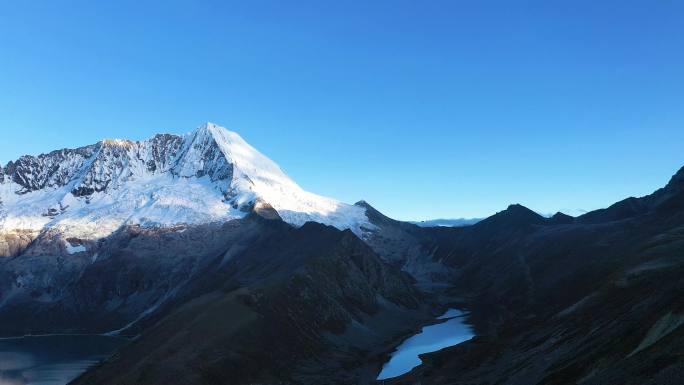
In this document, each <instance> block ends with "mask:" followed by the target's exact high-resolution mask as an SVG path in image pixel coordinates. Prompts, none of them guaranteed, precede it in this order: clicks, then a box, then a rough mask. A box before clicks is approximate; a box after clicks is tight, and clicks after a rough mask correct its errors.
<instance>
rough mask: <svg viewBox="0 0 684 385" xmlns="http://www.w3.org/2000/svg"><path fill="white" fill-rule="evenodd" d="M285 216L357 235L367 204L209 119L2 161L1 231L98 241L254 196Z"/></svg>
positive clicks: (203, 215) (228, 208)
mask: <svg viewBox="0 0 684 385" xmlns="http://www.w3.org/2000/svg"><path fill="white" fill-rule="evenodd" d="M257 200H262V201H264V202H265V203H268V204H270V205H271V206H272V207H273V208H274V209H275V210H276V211H278V213H279V214H280V216H281V217H282V218H283V220H285V221H287V222H289V223H291V224H293V225H295V226H300V225H302V224H304V223H305V222H307V221H316V222H320V223H324V224H328V225H332V226H335V227H337V228H340V229H351V230H352V231H354V232H355V233H357V234H361V233H362V227H363V228H372V227H373V226H372V225H370V224H369V223H368V219H367V217H366V214H365V209H364V208H361V207H358V206H353V205H348V204H344V203H341V202H338V201H336V200H333V199H330V198H324V197H321V196H318V195H315V194H312V193H309V192H306V191H304V190H303V189H302V188H301V187H299V186H298V185H297V184H296V183H295V182H294V181H293V180H292V179H290V178H289V177H288V176H287V175H285V173H284V172H283V171H282V170H281V169H280V167H278V165H276V164H275V163H274V162H273V161H271V160H270V159H268V158H267V157H266V156H264V155H262V154H261V153H259V152H258V151H257V150H256V149H254V148H253V147H252V146H250V145H249V144H248V143H247V142H245V141H244V140H243V139H242V138H241V137H240V136H239V135H238V134H236V133H234V132H231V131H228V130H226V129H225V128H223V127H219V126H217V125H214V124H211V123H207V124H205V125H203V126H201V127H199V128H198V129H196V130H195V131H193V132H191V133H189V134H186V135H182V136H177V135H169V134H161V135H156V136H155V137H154V138H152V139H149V140H146V141H142V142H137V141H128V140H104V141H101V142H99V143H97V144H94V145H91V146H86V147H81V148H78V149H64V150H58V151H53V152H51V153H49V154H43V155H39V156H23V157H21V158H19V159H18V160H17V161H14V162H10V163H8V164H7V165H6V166H5V167H2V168H0V231H2V232H4V233H7V232H28V233H36V232H42V231H46V230H54V231H57V232H59V233H60V234H62V235H64V236H72V237H78V238H80V239H96V238H101V237H104V236H107V235H109V234H111V233H112V232H114V231H116V230H117V229H119V228H120V227H121V226H124V225H141V226H148V227H154V226H165V227H166V226H174V225H179V224H199V223H209V222H223V221H229V220H231V219H235V218H240V217H243V216H245V215H246V214H247V213H248V212H249V210H250V208H251V207H252V205H253V204H254V202H256V201H257Z"/></svg>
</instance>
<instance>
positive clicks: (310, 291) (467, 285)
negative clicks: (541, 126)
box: [0, 123, 684, 385]
mask: <svg viewBox="0 0 684 385" xmlns="http://www.w3.org/2000/svg"><path fill="white" fill-rule="evenodd" d="M682 274H684V168H683V169H681V170H679V171H678V172H677V173H676V174H675V175H674V176H673V177H672V179H671V180H670V181H669V183H667V185H666V186H665V187H663V188H662V189H659V190H657V191H655V192H654V193H653V194H651V195H648V196H645V197H641V198H628V199H626V200H623V201H621V202H618V203H616V204H614V205H612V206H610V207H608V208H606V209H602V210H597V211H593V212H589V213H587V214H584V215H581V216H578V217H572V216H569V215H565V214H562V213H557V214H555V215H553V216H551V217H544V216H541V215H539V214H537V213H535V212H534V211H532V210H530V209H528V208H526V207H524V206H521V205H518V204H513V205H511V206H509V207H508V208H507V209H505V210H503V211H501V212H499V213H497V214H495V215H493V216H491V217H489V218H486V219H483V220H468V221H465V222H463V221H438V222H434V223H431V222H423V223H420V226H419V225H417V224H413V223H408V222H401V221H396V220H393V219H391V218H389V217H387V216H385V215H383V214H382V213H380V212H379V211H377V210H376V209H374V208H373V207H372V206H371V205H370V204H369V203H367V202H365V201H360V202H358V203H356V204H346V203H342V202H338V201H336V200H334V199H330V198H325V197H321V196H318V195H315V194H312V193H309V192H307V191H304V190H303V189H302V188H301V187H300V186H298V185H297V184H296V183H295V182H294V181H293V180H292V179H290V178H289V177H288V176H287V175H286V174H285V173H284V172H283V171H282V170H281V169H280V167H278V165H276V164H275V163H274V162H273V161H271V160H270V159H268V158H267V157H266V156H264V155H262V154H261V153H259V152H258V151H257V150H255V149H254V148H253V147H251V146H250V145H249V144H247V143H246V142H245V141H244V140H243V139H242V138H241V137H240V136H239V135H238V134H236V133H234V132H231V131H228V130H226V129H225V128H222V127H219V126H217V125H214V124H211V123H207V124H205V125H203V126H201V127H199V128H197V129H196V130H195V131H193V132H191V133H188V134H186V135H171V134H160V135H156V136H155V137H153V138H151V139H149V140H145V141H129V140H103V141H101V142H98V143H96V144H93V145H90V146H86V147H81V148H77V149H63V150H57V151H53V152H51V153H48V154H42V155H38V156H23V157H21V158H19V159H17V160H15V161H12V162H9V163H8V164H6V165H4V166H2V167H0V334H1V335H2V336H21V335H28V334H60V333H64V334H81V333H82V334H108V335H118V336H126V337H130V338H131V339H130V341H129V342H128V343H126V344H124V345H123V346H122V347H121V348H120V349H118V351H117V352H116V353H115V354H114V355H113V356H111V357H110V358H108V359H107V360H105V361H104V362H102V363H100V364H99V365H96V366H94V367H92V368H91V369H90V370H88V371H87V372H86V373H84V374H83V375H81V376H80V377H79V378H77V379H76V380H75V381H74V382H73V383H75V384H84V385H85V384H88V385H99V384H103V385H104V384H112V385H114V384H117V385H123V384H130V385H133V384H179V385H180V384H238V385H239V384H374V383H379V382H376V378H377V377H378V374H379V373H380V371H381V369H382V365H383V364H384V363H385V362H387V360H388V358H389V356H390V354H391V353H392V351H393V350H394V349H395V348H396V347H397V346H399V345H400V344H401V342H402V341H403V340H405V339H406V338H407V337H409V336H411V335H413V334H415V333H417V332H418V331H420V330H421V327H422V326H424V325H429V324H431V323H435V322H440V321H437V320H435V318H436V317H437V316H438V315H439V314H442V313H444V312H445V310H446V309H449V308H458V309H462V310H464V311H467V314H468V316H467V322H468V323H469V324H470V325H472V327H473V329H474V331H475V333H476V337H474V338H473V339H471V340H469V341H466V342H464V343H461V344H458V345H456V346H452V347H448V348H446V349H442V350H440V351H437V352H433V353H428V354H424V355H422V356H421V357H420V358H421V362H422V364H421V365H419V366H418V367H416V368H414V369H413V370H411V371H410V372H408V373H406V374H404V375H402V376H399V377H396V378H391V379H387V380H383V383H384V384H425V385H428V384H521V385H522V384H635V385H636V384H673V385H674V384H680V383H681V380H682V378H684V355H683V353H682V352H684V295H682V294H683V293H684V281H682V280H681V279H680V278H681V276H682Z"/></svg>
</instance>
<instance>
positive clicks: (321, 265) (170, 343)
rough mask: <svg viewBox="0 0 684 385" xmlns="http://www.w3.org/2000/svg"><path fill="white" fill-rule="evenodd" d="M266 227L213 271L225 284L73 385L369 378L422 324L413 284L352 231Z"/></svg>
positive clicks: (311, 225)
mask: <svg viewBox="0 0 684 385" xmlns="http://www.w3.org/2000/svg"><path fill="white" fill-rule="evenodd" d="M266 226H267V227H269V229H268V230H267V231H265V232H263V234H267V235H264V236H261V237H260V238H259V239H258V240H257V241H255V242H254V243H252V244H251V245H250V246H248V247H247V248H245V249H244V250H243V251H241V252H239V253H237V254H235V255H232V256H230V258H228V259H227V260H225V262H224V263H223V264H221V265H219V266H217V268H216V272H215V273H214V276H215V277H221V279H220V281H221V282H223V283H222V285H220V286H218V287H216V288H215V290H214V291H211V292H209V293H207V294H205V295H203V296H201V297H199V298H196V299H194V300H192V301H190V302H188V303H186V304H184V305H183V306H181V307H180V308H178V309H177V310H175V311H173V312H172V314H171V315H169V316H168V317H166V318H164V319H163V320H162V321H161V322H159V323H158V324H157V325H155V326H154V327H152V328H150V329H149V330H147V331H145V332H143V333H142V335H141V336H140V337H139V338H138V339H137V340H135V341H134V342H133V343H132V344H131V345H130V346H128V347H125V348H123V349H122V350H121V351H120V352H119V353H118V354H117V355H116V356H115V357H114V358H112V359H111V360H109V361H108V362H106V363H105V364H103V365H102V366H101V367H99V368H97V369H96V370H92V371H90V372H89V373H87V374H85V375H84V376H83V377H81V378H80V379H79V380H78V381H76V382H75V383H76V384H92V385H94V384H188V383H193V384H251V383H274V384H275V383H309V384H327V383H330V384H333V383H348V384H351V383H364V382H368V381H372V380H373V379H374V378H375V375H376V373H377V371H378V370H379V369H380V367H379V365H380V362H378V361H377V358H376V357H377V356H378V355H379V354H381V353H384V352H385V351H386V350H388V349H389V348H390V347H391V345H390V343H392V342H393V341H394V340H396V338H397V337H399V336H401V335H403V334H405V333H407V332H410V331H411V330H412V329H414V328H415V327H416V326H417V325H418V323H419V321H425V320H426V319H427V318H428V315H429V312H427V311H426V308H425V307H424V306H421V302H422V297H421V295H420V294H419V293H418V292H417V291H416V290H415V289H414V288H413V287H412V281H411V279H410V278H409V277H408V276H407V275H405V274H404V273H401V272H399V271H398V270H396V269H394V268H391V267H389V266H387V265H385V264H384V263H383V262H382V261H381V260H380V259H379V258H378V257H377V255H376V254H375V253H374V252H373V251H372V250H371V249H370V248H369V247H368V246H367V245H365V244H364V243H363V242H362V241H361V240H359V239H358V238H357V237H356V236H355V235H354V234H353V233H352V232H351V231H339V230H337V229H334V228H332V227H327V226H324V225H320V224H314V223H308V224H306V225H304V226H303V227H301V228H299V229H295V228H292V227H291V226H289V225H287V224H285V223H283V222H280V221H277V220H276V221H269V222H268V223H267V224H266ZM217 282H218V280H217Z"/></svg>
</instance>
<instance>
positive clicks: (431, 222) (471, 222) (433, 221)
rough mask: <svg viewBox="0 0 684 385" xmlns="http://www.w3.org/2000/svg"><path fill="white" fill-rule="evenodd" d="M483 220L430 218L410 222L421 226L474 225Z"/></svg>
mask: <svg viewBox="0 0 684 385" xmlns="http://www.w3.org/2000/svg"><path fill="white" fill-rule="evenodd" d="M481 220H482V218H458V219H429V220H425V221H412V222H410V223H413V224H414V225H418V226H420V227H440V226H442V227H460V226H470V225H474V224H476V223H477V222H479V221H481Z"/></svg>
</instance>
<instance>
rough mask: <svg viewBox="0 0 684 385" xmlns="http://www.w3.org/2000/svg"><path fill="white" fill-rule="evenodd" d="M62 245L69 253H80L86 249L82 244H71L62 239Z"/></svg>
mask: <svg viewBox="0 0 684 385" xmlns="http://www.w3.org/2000/svg"><path fill="white" fill-rule="evenodd" d="M64 246H65V247H66V251H67V253H69V254H76V253H82V252H84V251H86V247H85V246H83V245H72V244H71V243H70V242H69V241H64Z"/></svg>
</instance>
